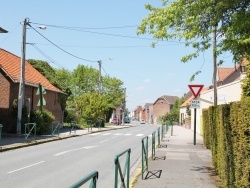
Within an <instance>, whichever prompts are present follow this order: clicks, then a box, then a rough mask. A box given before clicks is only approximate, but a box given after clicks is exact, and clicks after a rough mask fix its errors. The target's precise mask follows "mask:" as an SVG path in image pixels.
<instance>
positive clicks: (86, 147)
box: [83, 146, 97, 149]
mask: <svg viewBox="0 0 250 188" xmlns="http://www.w3.org/2000/svg"><path fill="white" fill-rule="evenodd" d="M96 147H97V146H85V147H83V148H84V149H91V148H96Z"/></svg>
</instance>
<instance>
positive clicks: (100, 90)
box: [97, 60, 102, 95]
mask: <svg viewBox="0 0 250 188" xmlns="http://www.w3.org/2000/svg"><path fill="white" fill-rule="evenodd" d="M97 62H98V64H99V95H100V94H102V78H101V77H102V72H101V71H102V61H101V60H100V61H97Z"/></svg>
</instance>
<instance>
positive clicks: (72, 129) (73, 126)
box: [69, 121, 76, 134]
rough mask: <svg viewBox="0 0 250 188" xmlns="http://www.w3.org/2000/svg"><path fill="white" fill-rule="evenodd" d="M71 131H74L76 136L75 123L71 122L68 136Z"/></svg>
mask: <svg viewBox="0 0 250 188" xmlns="http://www.w3.org/2000/svg"><path fill="white" fill-rule="evenodd" d="M72 131H74V132H75V134H76V121H71V129H70V132H69V134H71V132H72Z"/></svg>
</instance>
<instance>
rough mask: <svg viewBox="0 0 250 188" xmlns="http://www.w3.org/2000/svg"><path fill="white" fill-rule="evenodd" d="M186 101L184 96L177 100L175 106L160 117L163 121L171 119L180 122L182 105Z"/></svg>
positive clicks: (167, 121)
mask: <svg viewBox="0 0 250 188" xmlns="http://www.w3.org/2000/svg"><path fill="white" fill-rule="evenodd" d="M184 101H185V100H184V98H183V97H182V98H180V99H178V100H175V102H174V105H173V108H172V109H171V110H170V112H169V113H167V114H165V115H164V116H161V117H160V118H161V121H162V122H164V123H169V121H170V119H171V120H173V121H174V122H179V114H180V106H181V104H182V103H183V102H184Z"/></svg>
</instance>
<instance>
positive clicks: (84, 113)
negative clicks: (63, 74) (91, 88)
mask: <svg viewBox="0 0 250 188" xmlns="http://www.w3.org/2000/svg"><path fill="white" fill-rule="evenodd" d="M76 101H77V104H78V105H77V108H76V110H77V111H78V112H79V113H80V114H81V117H82V118H84V119H85V120H92V121H93V122H96V121H97V119H98V118H103V117H105V112H106V111H107V109H108V105H107V101H106V99H105V97H104V96H103V95H100V94H98V93H91V94H90V93H85V94H83V95H81V96H78V97H76Z"/></svg>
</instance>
